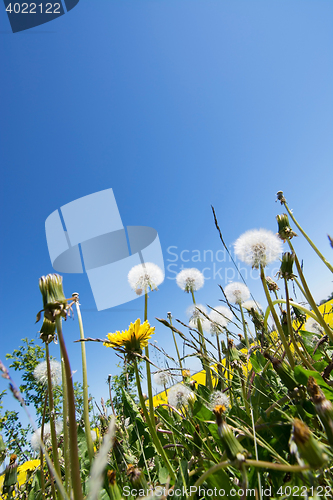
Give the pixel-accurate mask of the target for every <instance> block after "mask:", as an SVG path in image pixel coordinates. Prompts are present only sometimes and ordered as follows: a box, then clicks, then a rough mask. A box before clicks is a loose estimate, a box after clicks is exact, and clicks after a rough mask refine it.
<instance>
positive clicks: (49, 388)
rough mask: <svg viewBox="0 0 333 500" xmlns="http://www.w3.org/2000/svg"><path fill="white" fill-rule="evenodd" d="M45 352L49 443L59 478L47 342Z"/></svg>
mask: <svg viewBox="0 0 333 500" xmlns="http://www.w3.org/2000/svg"><path fill="white" fill-rule="evenodd" d="M45 352H46V367H47V389H48V398H49V409H50V430H51V441H52V454H53V461H54V468H55V470H56V472H57V474H58V476H60V463H59V455H58V440H57V434H56V429H55V420H54V401H53V388H52V377H51V364H50V353H49V345H48V343H47V342H45Z"/></svg>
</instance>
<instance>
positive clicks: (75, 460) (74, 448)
mask: <svg viewBox="0 0 333 500" xmlns="http://www.w3.org/2000/svg"><path fill="white" fill-rule="evenodd" d="M55 322H56V327H57V332H58V337H59V343H60V349H61V356H62V358H63V360H64V366H65V373H66V384H67V395H68V420H69V442H70V458H71V476H72V486H73V494H74V500H83V494H82V485H81V474H80V462H79V450H78V442H77V427H76V419H75V397H74V387H73V380H72V371H71V366H70V362H69V357H68V353H67V349H66V345H65V341H64V337H63V334H62V325H61V317H60V316H59V315H58V316H56V320H55Z"/></svg>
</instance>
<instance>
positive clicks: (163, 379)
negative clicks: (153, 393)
mask: <svg viewBox="0 0 333 500" xmlns="http://www.w3.org/2000/svg"><path fill="white" fill-rule="evenodd" d="M153 378H154V382H155V384H156V385H162V386H163V387H164V386H165V385H167V384H168V383H169V381H170V373H169V372H168V371H167V370H161V371H160V372H156V373H154V376H153Z"/></svg>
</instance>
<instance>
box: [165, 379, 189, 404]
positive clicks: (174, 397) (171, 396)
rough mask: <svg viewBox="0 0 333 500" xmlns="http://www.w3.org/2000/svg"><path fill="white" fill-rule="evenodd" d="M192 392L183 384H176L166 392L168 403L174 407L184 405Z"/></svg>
mask: <svg viewBox="0 0 333 500" xmlns="http://www.w3.org/2000/svg"><path fill="white" fill-rule="evenodd" d="M193 396H194V393H193V392H192V391H191V390H190V389H189V388H188V387H186V386H185V385H183V384H176V385H174V386H173V387H171V389H169V392H168V403H169V405H171V406H173V407H174V408H182V407H183V406H186V405H187V404H188V402H189V399H190V398H192V397H193Z"/></svg>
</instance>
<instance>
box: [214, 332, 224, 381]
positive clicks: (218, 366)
mask: <svg viewBox="0 0 333 500" xmlns="http://www.w3.org/2000/svg"><path fill="white" fill-rule="evenodd" d="M215 335H216V343H217V353H218V357H219V363H218V365H217V373H218V377H219V380H220V381H221V388H222V389H224V387H225V386H224V376H223V369H222V367H223V365H222V353H221V346H220V339H219V334H218V333H217V332H216V334H215Z"/></svg>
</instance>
